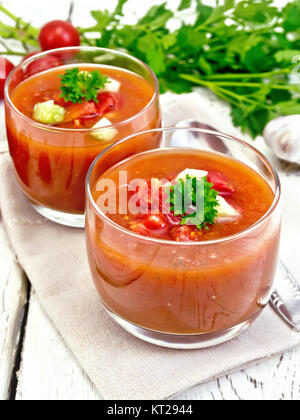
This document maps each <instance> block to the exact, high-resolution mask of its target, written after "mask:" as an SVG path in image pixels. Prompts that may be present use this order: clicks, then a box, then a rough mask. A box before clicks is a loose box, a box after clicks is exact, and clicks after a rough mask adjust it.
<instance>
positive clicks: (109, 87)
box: [100, 77, 121, 92]
mask: <svg viewBox="0 0 300 420" xmlns="http://www.w3.org/2000/svg"><path fill="white" fill-rule="evenodd" d="M120 87H121V83H120V82H118V81H117V80H115V79H112V78H111V77H109V78H108V81H107V82H106V83H105V86H104V89H100V92H119V90H120Z"/></svg>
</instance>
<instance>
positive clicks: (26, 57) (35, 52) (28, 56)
mask: <svg viewBox="0 0 300 420" xmlns="http://www.w3.org/2000/svg"><path fill="white" fill-rule="evenodd" d="M40 52H41V51H33V52H31V53H30V54H27V55H25V57H23V58H22V61H21V63H24V61H26V60H27V59H28V58H31V57H34V56H35V55H37V54H39V53H40Z"/></svg>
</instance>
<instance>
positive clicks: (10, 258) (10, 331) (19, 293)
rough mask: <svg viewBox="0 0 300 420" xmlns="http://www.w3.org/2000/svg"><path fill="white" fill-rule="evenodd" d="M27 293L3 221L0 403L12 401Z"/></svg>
mask: <svg viewBox="0 0 300 420" xmlns="http://www.w3.org/2000/svg"><path fill="white" fill-rule="evenodd" d="M0 217H1V216H0ZM26 293H27V292H26V279H25V278H24V274H23V271H22V270H21V268H20V267H19V265H18V263H17V262H16V261H15V259H14V255H13V253H12V251H11V250H10V247H9V244H8V240H7V238H6V234H5V232H4V228H3V223H2V221H1V220H0V400H5V399H7V398H8V393H9V385H10V381H11V376H12V370H13V367H14V361H15V355H16V350H17V345H18V341H19V333H20V326H21V320H22V314H23V309H24V305H25V303H26Z"/></svg>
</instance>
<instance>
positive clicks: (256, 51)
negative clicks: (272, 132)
mask: <svg viewBox="0 0 300 420" xmlns="http://www.w3.org/2000/svg"><path fill="white" fill-rule="evenodd" d="M129 2H130V0H120V1H119V3H118V7H117V9H116V10H115V12H113V13H112V14H110V13H109V12H107V11H95V12H92V16H93V17H94V19H95V21H96V24H95V25H94V26H93V27H92V28H82V29H80V32H81V34H82V36H83V42H84V43H87V44H90V43H92V44H93V45H94V44H96V45H97V46H99V47H107V48H116V49H122V50H125V51H127V52H129V53H130V54H132V55H134V56H136V57H138V58H140V59H141V60H143V61H145V62H146V63H147V64H149V66H150V67H151V68H152V69H153V70H154V72H155V73H156V74H157V76H158V78H159V81H160V88H161V91H162V92H165V91H168V90H171V91H173V92H176V93H184V92H190V91H192V89H193V88H194V87H196V86H201V87H206V88H208V89H210V90H211V91H212V92H214V93H215V94H216V95H217V96H218V97H219V98H221V99H223V100H224V101H226V102H229V103H230V104H231V106H232V117H233V122H234V124H235V125H236V126H240V127H241V128H242V130H243V131H249V132H250V133H251V134H252V136H253V137H256V136H257V135H259V134H262V131H263V129H264V127H265V125H266V124H267V123H268V122H269V121H270V120H272V119H273V118H275V117H277V116H280V115H288V114H297V113H300V95H299V93H300V88H299V86H300V82H299V83H298V84H290V76H291V74H292V71H293V69H295V66H297V62H296V61H295V62H294V63H293V60H296V58H295V57H297V56H298V58H299V57H300V0H294V1H290V2H289V3H288V4H287V5H286V6H285V7H284V8H283V9H281V8H278V7H275V6H274V5H273V1H272V0H242V1H238V0H224V1H223V2H222V3H221V2H220V1H218V0H216V5H215V7H211V6H207V5H205V4H204V3H203V2H202V0H182V1H181V3H180V5H179V8H178V10H177V11H175V12H174V11H173V10H170V9H168V8H167V6H166V3H165V2H163V3H162V4H161V5H158V6H153V7H152V8H151V9H150V10H149V11H148V12H147V13H146V14H145V15H144V17H142V18H141V19H140V20H138V21H137V23H136V24H134V25H126V24H123V23H122V21H123V20H122V16H123V15H124V6H125V5H126V3H129ZM186 13H190V14H191V16H192V17H193V19H192V20H193V22H192V23H186V21H185V19H184V15H185V14H186ZM174 19H176V20H178V21H179V22H181V23H180V25H179V28H178V29H176V30H173V31H172V30H170V29H169V28H170V25H169V23H170V22H172V21H174ZM89 31H91V32H94V31H96V32H98V33H99V38H98V39H94V40H92V41H91V40H90V39H84V37H85V36H86V35H87V34H88V33H89Z"/></svg>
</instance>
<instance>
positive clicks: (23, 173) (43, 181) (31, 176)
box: [6, 52, 161, 214]
mask: <svg viewBox="0 0 300 420" xmlns="http://www.w3.org/2000/svg"><path fill="white" fill-rule="evenodd" d="M112 54H113V52H112ZM73 55H74V53H73ZM50 58H51V59H52V60H49V59H50ZM129 58H130V57H129ZM43 60H44V61H43ZM52 61H53V62H52ZM54 61H55V62H54ZM141 64H142V63H141ZM141 64H140V65H141ZM49 67H51V68H49ZM52 67H53V68H52ZM20 70H21V69H18V75H20V73H21V71H20ZM22 74H23V78H22V80H20V81H19V83H17V85H16V86H13V85H14V84H15V83H13V80H14V78H13V77H12V79H11V83H10V88H9V99H8V100H7V105H6V122H7V135H8V141H9V147H10V153H11V156H12V158H13V161H14V166H15V170H16V174H17V178H18V181H19V183H20V185H21V187H22V189H23V191H24V192H25V193H26V195H27V196H28V197H29V198H30V200H31V201H32V202H33V203H36V204H38V205H42V206H45V207H47V208H50V209H53V210H55V211H59V212H64V213H74V214H83V213H84V209H85V202H84V201H85V200H84V182H85V177H86V174H87V171H88V169H89V167H90V165H91V163H92V162H93V160H94V159H95V157H96V156H97V155H98V154H99V153H100V152H101V151H102V150H103V149H105V148H106V147H107V146H108V145H109V144H111V143H113V142H115V141H116V140H119V139H121V138H123V137H126V136H128V135H130V134H132V133H134V132H136V131H140V130H143V129H150V128H157V127H159V126H160V123H161V122H160V111H159V105H158V92H157V86H156V79H155V76H154V75H153V74H152V73H151V72H150V69H149V78H148V79H149V80H146V78H144V77H142V76H141V75H139V74H137V73H134V72H133V71H129V70H127V69H126V68H121V67H114V66H108V65H103V64H102V65H100V64H88V63H86V64H85V63H75V64H68V65H63V61H62V59H61V58H60V57H59V56H55V55H53V54H52V55H50V56H49V57H48V56H46V57H43V58H37V59H36V61H33V62H31V63H29V64H28V65H27V67H24V70H22ZM19 78H20V77H19Z"/></svg>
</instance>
